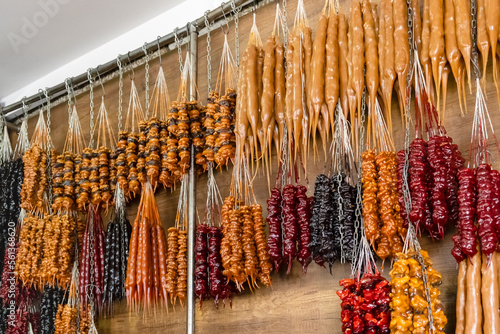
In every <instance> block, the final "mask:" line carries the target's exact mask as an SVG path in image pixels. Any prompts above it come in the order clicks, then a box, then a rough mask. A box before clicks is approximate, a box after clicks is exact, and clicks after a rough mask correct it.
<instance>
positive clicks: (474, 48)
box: [470, 0, 481, 79]
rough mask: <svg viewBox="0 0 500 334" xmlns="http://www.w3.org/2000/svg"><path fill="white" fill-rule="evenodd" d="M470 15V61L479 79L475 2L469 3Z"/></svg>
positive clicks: (474, 0) (472, 0)
mask: <svg viewBox="0 0 500 334" xmlns="http://www.w3.org/2000/svg"><path fill="white" fill-rule="evenodd" d="M470 15H471V25H470V27H471V36H472V52H471V61H472V67H473V68H474V75H475V76H476V79H481V71H480V70H479V54H478V52H477V0H471V1H470Z"/></svg>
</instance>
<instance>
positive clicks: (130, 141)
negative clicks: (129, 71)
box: [117, 76, 161, 197]
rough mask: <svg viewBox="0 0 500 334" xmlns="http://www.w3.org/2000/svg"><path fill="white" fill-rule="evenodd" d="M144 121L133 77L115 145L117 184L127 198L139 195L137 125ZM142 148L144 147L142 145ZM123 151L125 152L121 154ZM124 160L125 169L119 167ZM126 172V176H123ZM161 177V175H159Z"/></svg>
mask: <svg viewBox="0 0 500 334" xmlns="http://www.w3.org/2000/svg"><path fill="white" fill-rule="evenodd" d="M143 121H144V113H143V111H142V107H141V101H140V99H139V93H138V92H137V88H136V86H135V81H134V76H132V77H131V79H130V99H129V104H128V110H127V118H126V121H125V130H124V131H123V132H121V134H120V136H119V140H118V144H117V153H118V158H117V169H118V183H119V184H120V185H121V186H122V187H123V188H122V189H123V191H124V192H125V194H126V195H127V197H135V196H137V195H139V193H140V190H141V182H140V180H139V168H138V167H139V163H138V162H139V159H138V157H139V155H140V154H141V155H142V154H143V153H142V152H139V146H141V145H139V124H142V123H141V122H143ZM142 146H144V145H142ZM123 150H125V151H124V152H123ZM124 155H125V159H126V167H123V168H122V167H121V165H122V162H123V159H124ZM123 170H126V171H127V175H125V176H124V175H123V174H124V173H125V172H124V171H123ZM122 171H123V172H122ZM142 175H143V174H142ZM160 176H161V175H160Z"/></svg>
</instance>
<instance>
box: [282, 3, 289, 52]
mask: <svg viewBox="0 0 500 334" xmlns="http://www.w3.org/2000/svg"><path fill="white" fill-rule="evenodd" d="M282 4H283V10H282V11H281V12H282V15H283V39H284V41H283V46H284V47H285V50H286V49H287V47H288V23H287V21H286V15H287V14H286V0H283V2H282Z"/></svg>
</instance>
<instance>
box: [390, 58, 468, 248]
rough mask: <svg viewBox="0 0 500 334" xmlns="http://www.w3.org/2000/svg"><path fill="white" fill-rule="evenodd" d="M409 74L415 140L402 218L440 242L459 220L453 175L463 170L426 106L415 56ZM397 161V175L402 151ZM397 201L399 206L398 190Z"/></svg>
mask: <svg viewBox="0 0 500 334" xmlns="http://www.w3.org/2000/svg"><path fill="white" fill-rule="evenodd" d="M412 72H413V78H414V87H415V92H416V98H415V124H416V125H415V133H416V138H415V139H414V140H413V141H412V143H411V144H410V151H409V159H410V167H409V170H408V176H409V179H408V182H409V184H410V194H411V199H412V210H411V211H410V215H409V216H408V218H407V217H403V218H404V219H409V220H411V221H412V222H413V223H414V224H415V227H416V229H417V233H421V231H422V230H424V229H425V231H427V233H428V234H429V235H430V236H431V238H432V239H443V238H444V233H445V230H446V227H447V226H448V225H450V224H456V222H457V221H458V218H459V217H458V214H459V211H458V198H457V196H458V194H457V192H458V178H457V173H458V171H459V170H460V169H461V168H462V166H463V159H462V156H461V154H460V151H459V150H458V147H457V145H455V144H453V140H452V139H451V138H450V137H448V136H447V135H446V131H445V129H444V127H443V126H442V123H441V122H440V121H439V117H438V113H437V111H436V109H435V108H434V106H433V105H432V104H431V103H430V102H429V99H428V95H427V87H426V84H425V82H424V76H423V73H422V70H421V67H420V63H419V58H418V54H417V53H415V61H414V62H413V69H412ZM424 130H425V132H426V134H427V137H428V138H429V140H428V141H427V142H425V140H424V139H423V136H424ZM398 159H399V163H398V165H399V170H400V171H399V174H401V166H402V161H403V160H404V154H403V151H401V152H399V153H398ZM428 175H430V176H431V177H428ZM399 188H400V189H401V183H400V186H399ZM399 197H400V200H399V201H400V203H401V201H402V198H403V196H402V193H401V190H400V191H399ZM403 216H404V215H403Z"/></svg>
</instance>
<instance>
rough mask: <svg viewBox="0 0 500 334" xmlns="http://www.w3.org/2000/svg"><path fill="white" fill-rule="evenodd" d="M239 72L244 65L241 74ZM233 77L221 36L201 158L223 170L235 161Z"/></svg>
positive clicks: (231, 57)
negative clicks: (217, 67)
mask: <svg viewBox="0 0 500 334" xmlns="http://www.w3.org/2000/svg"><path fill="white" fill-rule="evenodd" d="M242 71H243V65H242V67H241V69H240V73H242ZM235 76H236V64H235V61H234V58H233V55H232V54H231V50H230V48H229V44H228V42H227V34H226V35H224V46H223V48H222V55H221V60H220V64H219V71H218V75H217V81H216V85H215V90H213V91H211V92H209V96H208V99H207V107H206V109H205V115H204V120H203V128H204V132H205V138H204V145H205V148H204V150H203V153H202V155H203V157H204V158H205V160H206V162H207V163H208V165H210V163H212V162H215V163H216V165H217V166H221V167H222V166H226V165H227V164H228V162H229V161H233V160H234V158H235V151H236V148H235V146H236V138H235V132H236V131H237V129H236V126H237V123H236V122H237V119H236V117H239V115H240V113H239V112H238V113H237V114H236V90H235V88H236V82H235ZM239 92H241V90H239ZM238 103H239V102H238ZM242 108H243V106H240V105H238V110H240V109H241V110H243V109H242ZM236 115H238V116H236ZM195 148H196V146H195ZM214 166H215V165H214ZM205 169H206V168H205Z"/></svg>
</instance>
